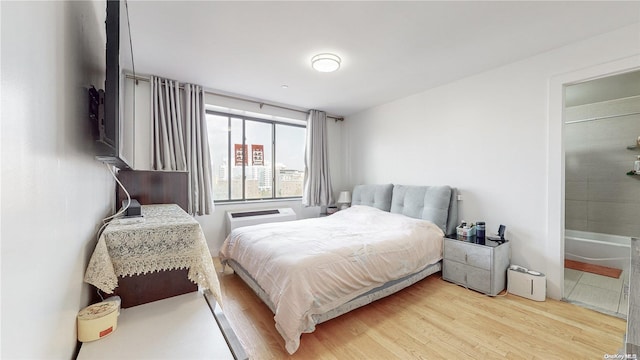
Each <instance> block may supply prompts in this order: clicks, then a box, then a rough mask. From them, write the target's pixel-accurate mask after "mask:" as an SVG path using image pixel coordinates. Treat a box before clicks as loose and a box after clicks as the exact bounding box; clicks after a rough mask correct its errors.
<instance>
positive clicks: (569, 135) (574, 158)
mask: <svg viewBox="0 0 640 360" xmlns="http://www.w3.org/2000/svg"><path fill="white" fill-rule="evenodd" d="M623 75H624V76H630V77H631V78H633V79H638V85H637V86H635V87H633V86H632V87H631V96H618V97H617V98H611V94H612V93H615V91H611V92H607V91H604V92H602V93H603V94H604V95H601V96H604V99H602V98H598V97H597V96H594V95H593V89H595V88H597V87H596V86H595V85H596V84H586V87H585V86H583V84H577V85H571V86H568V87H567V89H566V97H565V98H566V101H565V114H564V122H565V125H564V149H565V259H568V260H575V261H579V262H582V263H586V264H593V265H602V266H606V267H612V268H617V269H621V270H623V272H622V276H621V277H620V278H619V279H618V281H617V283H618V284H619V285H620V287H621V289H616V291H619V294H620V295H619V296H620V299H619V300H620V301H619V302H618V305H616V306H617V307H616V306H614V305H613V303H614V302H615V299H613V298H611V299H608V300H607V301H608V302H609V303H610V305H608V306H606V307H608V308H607V309H605V310H607V312H612V313H621V312H622V309H623V307H624V304H623V303H624V301H623V300H625V299H623V297H624V296H625V293H624V286H625V284H626V282H625V275H627V274H628V272H627V270H628V268H629V251H630V243H631V237H638V236H640V175H633V174H631V175H628V173H629V172H630V171H631V170H633V165H634V161H635V160H636V158H637V156H638V155H640V146H638V144H637V141H638V137H639V136H640V72H634V73H629V74H623ZM623 75H617V76H623ZM613 80H615V79H612V78H611V79H609V78H607V80H606V81H609V85H607V84H605V85H606V86H610V87H611V84H615V82H612V81H613ZM597 81H599V80H594V82H597ZM574 86H575V87H576V88H572V87H574ZM580 86H583V87H582V88H580ZM588 86H591V88H589V87H588ZM614 89H616V91H619V90H620V87H619V86H618V87H615V88H614ZM589 90H591V91H592V93H590V92H589ZM590 94H591V97H590ZM607 96H608V97H607ZM569 275H570V276H569ZM579 276H581V274H576V273H569V272H565V299H568V300H572V299H571V296H570V294H568V293H571V291H573V290H574V289H576V286H577V285H576V282H578V281H579V280H578V277H579ZM592 276H593V275H591V274H590V275H588V277H592ZM571 277H575V278H571ZM599 281H600V280H598V282H596V281H595V280H591V283H587V284H586V285H585V286H583V287H579V288H578V290H580V291H581V295H580V299H581V301H577V302H590V301H591V300H588V299H591V298H602V297H605V295H606V297H612V296H614V295H613V294H612V292H611V291H613V290H614V289H612V288H610V287H613V286H617V285H602V284H605V283H604V282H599ZM600 287H602V288H600ZM603 289H604V290H608V291H609V292H608V293H605V292H603V293H602V294H601V295H594V294H595V293H597V292H598V291H599V290H603ZM587 305H593V306H592V307H595V308H598V307H600V306H601V304H587ZM624 311H625V314H626V309H625V310H624Z"/></svg>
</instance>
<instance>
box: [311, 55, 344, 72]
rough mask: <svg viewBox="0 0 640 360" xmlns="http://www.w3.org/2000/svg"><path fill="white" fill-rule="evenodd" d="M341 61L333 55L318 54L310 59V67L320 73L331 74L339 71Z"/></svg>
mask: <svg viewBox="0 0 640 360" xmlns="http://www.w3.org/2000/svg"><path fill="white" fill-rule="evenodd" d="M341 61H342V60H341V59H340V57H339V56H338V55H335V54H329V53H324V54H318V55H316V56H314V57H312V58H311V67H313V68H314V69H316V70H317V71H320V72H333V71H336V70H338V69H340V62H341Z"/></svg>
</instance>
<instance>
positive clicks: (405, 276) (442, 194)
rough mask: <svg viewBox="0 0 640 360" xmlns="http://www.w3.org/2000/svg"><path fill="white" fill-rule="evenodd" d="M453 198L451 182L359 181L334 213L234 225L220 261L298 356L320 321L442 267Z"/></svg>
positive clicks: (452, 227)
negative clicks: (261, 304)
mask: <svg viewBox="0 0 640 360" xmlns="http://www.w3.org/2000/svg"><path fill="white" fill-rule="evenodd" d="M456 197H457V193H456V189H454V188H451V187H449V186H405V185H392V184H384V185H358V186H356V187H355V188H354V189H353V197H352V199H353V200H352V206H351V207H350V208H348V209H345V210H341V211H339V212H337V213H335V214H333V215H331V216H327V217H321V218H312V219H303V220H296V221H289V222H280V223H267V224H260V225H254V226H247V227H242V228H238V229H235V230H234V231H232V232H231V234H229V236H228V237H227V239H226V240H225V242H224V244H223V246H222V248H221V250H220V259H221V260H222V263H223V264H224V265H229V266H230V267H231V268H232V269H233V270H234V271H235V272H236V274H238V276H240V277H241V278H242V279H243V280H244V281H245V282H246V283H247V284H248V285H249V286H250V287H251V288H252V289H253V291H254V292H255V293H256V294H257V295H258V296H259V297H260V298H261V299H262V301H263V302H264V303H265V304H266V305H267V306H268V307H269V308H270V310H271V311H272V312H273V313H274V319H275V322H276V328H277V330H278V332H279V333H280V335H281V336H282V337H283V339H284V340H285V347H286V350H287V351H288V352H289V353H290V354H293V353H294V352H295V351H296V350H297V349H298V347H299V345H300V336H301V335H302V334H303V333H309V332H313V331H314V330H315V325H316V324H319V323H321V322H324V321H327V320H330V319H333V318H335V317H337V316H339V315H342V314H344V313H346V312H348V311H351V310H353V309H356V308H358V307H360V306H363V305H366V304H368V303H371V302H373V301H375V300H377V299H380V298H382V297H385V296H387V295H390V294H393V293H395V292H397V291H399V290H401V289H403V288H405V287H407V286H410V285H412V284H414V283H416V282H418V281H420V280H422V279H424V278H425V277H427V276H429V275H431V274H433V273H435V272H438V271H440V269H441V262H442V261H441V260H442V243H443V236H444V235H445V234H450V233H453V232H455V226H456V223H457V210H458V209H457V201H456Z"/></svg>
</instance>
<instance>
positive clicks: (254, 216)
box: [227, 208, 297, 235]
mask: <svg viewBox="0 0 640 360" xmlns="http://www.w3.org/2000/svg"><path fill="white" fill-rule="evenodd" d="M296 218H297V217H296V213H295V212H294V211H293V209H292V208H280V209H261V210H243V211H227V235H229V233H231V231H233V230H234V229H237V228H239V227H243V226H249V225H257V224H264V223H271V222H281V221H291V220H296Z"/></svg>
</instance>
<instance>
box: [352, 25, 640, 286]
mask: <svg viewBox="0 0 640 360" xmlns="http://www.w3.org/2000/svg"><path fill="white" fill-rule="evenodd" d="M639 36H640V25H635V26H629V27H626V28H622V29H620V30H618V31H615V32H611V33H608V34H603V35H601V36H597V37H594V38H591V39H587V40H584V41H581V42H577V43H574V44H571V45H569V46H565V47H562V48H559V49H556V50H553V51H551V52H548V53H544V54H540V55H538V56H535V57H531V58H528V59H526V60H523V61H519V62H516V63H513V64H509V65H506V66H503V67H500V68H497V69H494V70H492V71H488V72H485V73H482V74H479V75H476V76H471V77H468V78H465V79H462V80H459V81H456V82H453V83H450V84H447V85H444V86H441V87H438V88H435V89H432V90H428V91H425V92H422V93H419V94H416V95H413V96H409V97H406V98H403V99H399V100H397V101H394V102H391V103H388V104H384V105H381V106H378V107H374V108H371V109H368V110H366V111H363V112H361V113H358V114H356V115H353V116H350V117H348V118H347V120H346V121H345V132H344V134H343V141H344V145H343V146H344V149H345V153H346V160H345V161H346V163H345V164H346V165H345V166H344V168H345V169H348V170H347V171H346V172H345V176H346V180H345V181H346V183H348V184H350V185H351V186H352V185H354V184H359V183H388V182H392V183H398V184H414V185H429V184H433V185H439V184H450V185H452V186H455V187H458V188H459V189H460V191H461V193H462V195H463V201H462V202H461V204H460V206H461V211H460V215H461V216H460V218H461V219H465V220H467V221H478V220H484V221H486V222H487V227H488V229H489V230H490V231H496V230H497V228H498V225H499V224H505V225H506V226H507V237H508V238H509V239H510V240H511V241H512V254H513V256H512V262H513V263H516V264H519V265H523V266H526V267H530V268H532V269H536V270H539V271H542V272H547V275H548V295H549V296H551V297H554V298H560V297H561V296H562V288H561V287H562V282H563V280H562V266H561V265H558V264H556V266H552V265H553V264H555V263H559V262H561V259H562V254H560V253H561V251H559V247H558V246H556V245H557V244H556V243H557V242H559V241H561V240H560V239H559V238H556V237H551V236H548V233H547V232H548V222H549V218H548V214H549V211H550V206H559V205H558V204H560V200H558V203H554V204H552V205H550V204H549V202H550V201H549V199H548V198H547V192H548V191H550V190H553V191H559V192H561V191H562V190H561V189H562V188H563V187H562V184H563V182H564V181H563V180H560V181H557V184H555V183H554V184H548V180H547V179H548V178H547V176H548V173H549V171H550V170H549V163H550V162H551V161H550V159H556V158H559V157H560V156H562V154H561V152H560V151H561V146H558V147H557V148H558V149H560V150H558V151H553V149H552V151H553V152H552V153H549V152H548V150H549V149H550V146H549V141H550V139H549V133H548V129H549V126H550V124H549V107H548V106H549V91H550V87H549V84H550V81H551V79H552V78H554V77H556V76H557V75H559V74H564V73H569V72H572V71H576V70H578V69H582V68H585V67H589V66H594V65H597V64H601V63H604V62H608V61H613V60H616V59H620V58H623V57H627V56H631V55H634V54H638V53H640V42H639ZM434 71H437V69H434ZM554 128H555V127H554ZM554 164H555V162H554ZM554 171H555V170H554ZM550 188H553V189H550ZM556 211H560V209H556ZM559 221H560V220H559Z"/></svg>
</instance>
